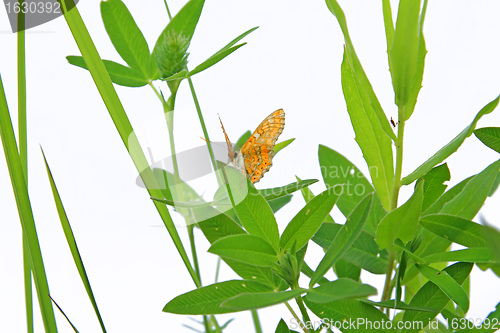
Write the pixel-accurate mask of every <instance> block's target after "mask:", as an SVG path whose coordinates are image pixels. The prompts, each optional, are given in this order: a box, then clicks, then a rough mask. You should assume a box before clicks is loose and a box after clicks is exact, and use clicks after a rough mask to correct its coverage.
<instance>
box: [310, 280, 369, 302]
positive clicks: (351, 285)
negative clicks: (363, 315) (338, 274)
mask: <svg viewBox="0 0 500 333" xmlns="http://www.w3.org/2000/svg"><path fill="white" fill-rule="evenodd" d="M376 294H377V289H375V288H373V287H372V286H370V285H368V284H362V283H359V282H356V281H353V280H351V279H337V280H335V281H331V282H329V283H327V284H324V285H322V286H319V287H317V288H314V289H312V290H310V291H309V292H308V293H307V296H306V298H307V299H308V300H309V301H311V302H314V303H328V302H331V301H339V300H343V299H350V298H364V297H368V296H371V295H376Z"/></svg>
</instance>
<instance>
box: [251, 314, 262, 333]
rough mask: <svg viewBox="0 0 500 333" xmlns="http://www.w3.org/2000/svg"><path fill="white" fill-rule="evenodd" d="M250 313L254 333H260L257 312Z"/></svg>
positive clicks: (260, 327) (260, 326) (260, 328)
mask: <svg viewBox="0 0 500 333" xmlns="http://www.w3.org/2000/svg"><path fill="white" fill-rule="evenodd" d="M250 312H251V313H252V320H253V324H254V326H255V333H262V325H261V324H260V319H259V314H258V313H257V310H252V311H250Z"/></svg>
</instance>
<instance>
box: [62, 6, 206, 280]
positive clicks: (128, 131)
mask: <svg viewBox="0 0 500 333" xmlns="http://www.w3.org/2000/svg"><path fill="white" fill-rule="evenodd" d="M71 2H72V1H71ZM61 9H62V10H63V13H64V18H65V19H66V23H67V24H68V27H69V29H70V30H71V33H72V34H73V38H74V39H75V42H76V44H77V45H78V48H79V50H80V52H81V53H82V56H83V59H84V60H85V63H86V64H87V66H88V68H89V72H90V74H91V75H92V78H93V80H94V83H95V85H96V87H97V89H98V90H99V93H100V94H101V97H102V99H103V102H104V104H105V105H106V108H107V109H108V112H109V115H110V116H111V118H112V120H113V123H114V124H115V127H116V129H117V130H118V133H119V134H120V137H121V139H122V141H123V143H124V145H125V147H126V148H127V151H128V152H129V154H130V157H131V158H132V160H133V162H134V164H135V167H136V168H137V170H138V171H139V173H140V175H141V178H142V180H143V182H144V184H145V185H146V188H147V189H148V193H149V195H150V196H151V197H154V198H161V197H162V193H161V191H160V190H157V188H158V187H157V186H156V181H155V178H154V175H153V173H152V171H151V168H150V167H149V165H148V162H147V160H146V156H145V155H144V152H143V151H142V148H141V146H140V144H139V141H138V139H137V137H136V136H135V133H134V131H133V129H132V125H131V124H130V121H129V119H128V117H127V114H126V113H125V110H124V109H123V105H122V104H121V101H120V99H119V98H118V95H117V93H116V90H115V89H114V87H113V84H112V82H111V79H110V78H109V75H108V72H107V70H106V68H105V66H104V64H103V62H102V60H101V58H100V57H99V54H98V53H97V49H96V48H95V45H94V43H93V41H92V39H91V37H90V35H89V32H88V31H87V28H86V27H85V24H84V23H83V20H82V17H81V16H80V13H79V12H78V8H77V7H74V8H72V9H71V10H70V11H67V8H66V3H65V2H64V1H62V2H61ZM154 205H155V207H156V209H157V210H158V213H159V214H160V216H161V218H162V221H163V223H164V224H165V227H166V228H167V230H168V232H169V234H170V237H171V238H172V241H173V242H174V244H175V247H176V248H177V251H178V252H179V255H180V256H181V258H182V260H183V262H184V265H185V266H186V268H187V270H188V272H189V274H190V276H191V278H192V279H193V281H194V282H195V284H196V285H197V286H199V285H200V281H199V278H198V276H197V274H196V272H195V270H194V269H193V267H192V266H191V264H190V262H189V258H188V256H187V253H186V250H185V249H184V246H183V244H182V242H181V239H180V237H179V234H178V232H177V230H176V228H175V225H174V223H173V221H172V218H171V216H170V213H169V211H168V208H167V207H165V206H164V205H163V204H161V203H159V202H154Z"/></svg>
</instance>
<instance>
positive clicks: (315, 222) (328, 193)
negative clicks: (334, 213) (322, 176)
mask: <svg viewBox="0 0 500 333" xmlns="http://www.w3.org/2000/svg"><path fill="white" fill-rule="evenodd" d="M341 189H342V188H341V187H340V186H335V187H332V188H328V189H327V190H325V191H324V192H323V193H321V194H320V195H318V196H316V197H314V199H312V200H311V201H309V202H308V203H307V204H306V205H305V206H304V208H302V209H301V210H300V211H299V212H298V213H297V215H295V216H294V217H293V219H292V220H291V221H290V223H288V225H287V226H286V228H285V230H284V231H283V234H282V235H281V239H280V247H281V248H283V249H289V248H291V247H292V245H293V244H295V246H296V248H297V249H300V248H302V247H303V246H304V245H306V243H307V242H308V241H309V240H310V239H311V238H312V237H313V236H314V234H315V233H316V231H318V229H319V227H320V226H321V224H322V223H323V221H324V220H325V218H326V216H328V214H330V211H331V210H332V208H333V206H334V205H335V202H337V199H338V197H339V194H340V190H341Z"/></svg>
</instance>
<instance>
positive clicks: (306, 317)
mask: <svg viewBox="0 0 500 333" xmlns="http://www.w3.org/2000/svg"><path fill="white" fill-rule="evenodd" d="M295 301H296V302H297V305H298V306H299V309H300V313H301V314H302V319H303V320H304V321H305V322H306V323H308V324H310V323H311V319H310V318H309V314H308V313H307V309H306V306H305V305H304V300H302V296H299V297H295ZM306 326H307V325H304V332H307V331H306Z"/></svg>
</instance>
